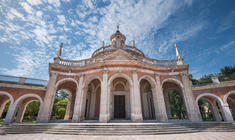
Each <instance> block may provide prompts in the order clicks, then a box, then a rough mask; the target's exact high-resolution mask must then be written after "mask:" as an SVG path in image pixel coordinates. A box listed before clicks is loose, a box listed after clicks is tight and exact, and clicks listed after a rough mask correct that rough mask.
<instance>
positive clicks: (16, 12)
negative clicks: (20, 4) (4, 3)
mask: <svg viewBox="0 0 235 140" xmlns="http://www.w3.org/2000/svg"><path fill="white" fill-rule="evenodd" d="M10 13H11V14H13V15H14V16H16V17H18V18H21V19H24V15H23V14H21V13H20V12H18V11H17V10H16V9H14V8H11V10H10Z"/></svg>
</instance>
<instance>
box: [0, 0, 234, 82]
mask: <svg viewBox="0 0 235 140" xmlns="http://www.w3.org/2000/svg"><path fill="white" fill-rule="evenodd" d="M0 1H1V2H0V50H1V51H0V74H1V75H15V76H24V77H32V78H38V79H45V80H47V79H48V63H49V62H52V60H53V57H55V56H56V52H57V50H58V47H59V44H60V43H61V42H63V43H64V49H63V55H62V58H64V59H73V60H77V59H84V58H88V57H90V56H91V54H92V52H93V51H94V50H96V49H97V48H99V47H101V46H102V41H103V40H104V41H105V44H106V45H107V44H110V41H109V37H110V35H111V34H112V33H114V32H115V31H116V25H117V24H118V23H119V24H120V31H121V32H122V33H123V34H125V35H126V37H127V42H126V44H129V45H131V44H132V40H135V41H136V47H137V48H139V49H140V50H142V51H143V52H144V53H145V55H146V56H148V57H151V58H155V59H160V60H165V59H175V58H176V56H175V49H174V43H177V44H178V46H179V49H180V51H181V54H182V56H183V58H184V60H185V63H188V64H190V73H192V74H193V75H194V77H195V78H200V76H202V75H205V74H209V73H217V72H219V70H220V68H222V67H224V66H226V65H235V1H234V0H146V1H143V0H133V1H132V0H127V1H123V0H113V1H110V0H81V1H79V0H25V1H22V0H0Z"/></svg>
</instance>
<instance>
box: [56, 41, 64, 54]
mask: <svg viewBox="0 0 235 140" xmlns="http://www.w3.org/2000/svg"><path fill="white" fill-rule="evenodd" d="M62 48H63V43H60V48H59V50H58V52H57V57H60V56H61V55H62Z"/></svg>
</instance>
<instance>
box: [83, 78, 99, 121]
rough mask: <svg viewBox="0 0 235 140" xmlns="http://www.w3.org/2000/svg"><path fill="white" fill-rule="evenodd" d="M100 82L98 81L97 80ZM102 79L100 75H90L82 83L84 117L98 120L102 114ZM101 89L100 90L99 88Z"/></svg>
mask: <svg viewBox="0 0 235 140" xmlns="http://www.w3.org/2000/svg"><path fill="white" fill-rule="evenodd" d="M96 80H97V81H98V83H97V81H96ZM101 85H102V80H101V78H100V77H99V76H98V75H94V74H93V75H90V76H88V77H87V78H86V79H85V80H84V81H83V83H82V87H84V88H83V95H82V102H83V104H82V106H81V108H82V113H81V114H82V115H81V116H82V119H87V120H97V119H99V114H100V100H101V98H100V96H101V88H99V87H101ZM98 89H99V90H98Z"/></svg>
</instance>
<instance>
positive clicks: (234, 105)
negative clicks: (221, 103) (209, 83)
mask: <svg viewBox="0 0 235 140" xmlns="http://www.w3.org/2000/svg"><path fill="white" fill-rule="evenodd" d="M227 103H228V105H229V109H230V111H231V113H232V116H233V120H234V121H235V91H234V92H231V93H230V94H229V95H228V97H227Z"/></svg>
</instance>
